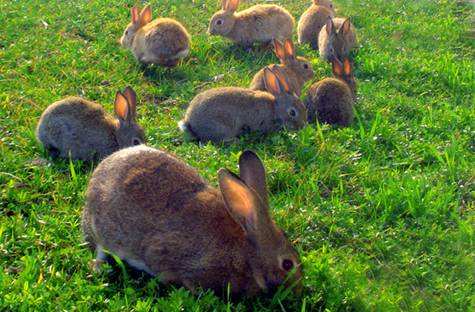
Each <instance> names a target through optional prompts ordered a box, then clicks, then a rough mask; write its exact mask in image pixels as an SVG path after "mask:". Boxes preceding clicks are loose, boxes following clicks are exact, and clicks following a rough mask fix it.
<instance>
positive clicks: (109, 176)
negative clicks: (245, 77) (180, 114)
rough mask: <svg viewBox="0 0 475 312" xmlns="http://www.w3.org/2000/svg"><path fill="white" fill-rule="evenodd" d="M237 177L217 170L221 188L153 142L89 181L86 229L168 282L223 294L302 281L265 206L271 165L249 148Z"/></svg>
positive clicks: (99, 247)
mask: <svg viewBox="0 0 475 312" xmlns="http://www.w3.org/2000/svg"><path fill="white" fill-rule="evenodd" d="M239 171H240V176H238V175H235V174H234V173H232V172H230V171H228V170H226V169H220V170H219V171H218V180H219V190H218V189H216V188H214V187H212V186H211V185H209V184H208V183H207V182H206V181H205V180H204V179H203V178H202V177H201V176H200V175H199V174H198V173H197V171H196V170H195V169H194V168H192V167H190V166H188V165H187V164H185V163H184V162H182V161H181V160H179V159H177V158H175V157H174V156H172V155H170V154H168V153H166V152H163V151H160V150H156V149H153V148H150V147H147V146H144V145H142V146H136V147H131V148H127V149H123V150H121V151H119V152H117V153H114V154H113V155H111V156H110V157H108V158H106V159H105V160H104V161H103V162H101V163H100V164H99V166H98V167H97V168H96V170H95V171H94V173H93V175H92V178H91V180H90V182H89V187H88V190H87V195H86V205H85V207H84V211H83V215H82V228H83V233H84V237H85V239H86V242H87V243H88V245H89V247H90V248H91V249H93V250H96V252H97V258H96V261H95V268H96V269H99V268H100V264H101V263H102V262H103V261H105V260H106V258H105V253H104V250H107V251H109V252H112V253H113V254H115V255H117V256H118V257H120V258H121V259H122V260H123V261H125V262H127V263H128V264H130V265H131V266H133V267H135V268H137V269H140V270H143V271H146V272H148V273H149V274H151V275H153V276H159V277H160V280H161V281H162V282H163V283H166V284H168V283H172V284H176V285H179V286H184V287H186V288H188V289H189V290H190V291H192V292H195V291H196V290H197V288H199V287H201V288H203V289H211V290H214V291H215V292H216V293H217V294H218V295H225V294H226V290H227V287H228V285H230V290H231V293H232V295H234V296H236V295H246V296H253V295H256V294H258V293H260V292H267V293H272V292H274V291H275V290H276V289H277V288H278V287H279V286H281V285H282V286H285V287H295V288H294V289H295V290H297V291H299V290H300V287H301V274H302V273H301V269H300V262H299V258H298V254H297V252H296V251H295V249H294V248H293V247H292V245H291V244H290V242H289V241H288V239H287V238H286V236H285V234H284V232H283V231H282V230H281V229H280V228H278V227H277V225H276V224H275V223H274V221H273V220H272V218H271V215H270V213H269V204H268V199H267V196H268V195H267V186H266V177H265V168H264V165H263V164H262V162H261V160H260V159H259V158H258V157H257V155H256V154H254V153H253V152H251V151H245V152H243V153H242V154H241V156H240V158H239Z"/></svg>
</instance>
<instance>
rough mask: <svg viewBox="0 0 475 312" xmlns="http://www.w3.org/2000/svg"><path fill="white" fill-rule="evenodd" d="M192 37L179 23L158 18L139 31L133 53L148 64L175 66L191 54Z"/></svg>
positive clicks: (134, 42)
mask: <svg viewBox="0 0 475 312" xmlns="http://www.w3.org/2000/svg"><path fill="white" fill-rule="evenodd" d="M189 49H190V35H189V34H188V32H187V31H186V29H185V28H184V27H183V26H182V25H181V24H180V23H179V22H177V21H175V20H173V19H170V18H158V19H156V20H154V21H152V22H150V23H148V24H147V25H145V26H143V27H142V28H141V29H139V30H138V31H137V34H136V35H135V38H134V41H133V45H132V51H133V53H134V55H135V56H136V57H137V59H138V60H139V61H140V62H142V63H146V64H152V63H153V64H160V65H165V66H174V65H176V63H177V62H178V61H179V60H180V59H181V58H184V57H186V56H187V55H188V54H189Z"/></svg>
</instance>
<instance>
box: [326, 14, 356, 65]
mask: <svg viewBox="0 0 475 312" xmlns="http://www.w3.org/2000/svg"><path fill="white" fill-rule="evenodd" d="M326 32H327V35H328V45H327V46H326V47H325V49H326V53H325V54H326V55H328V59H329V60H332V59H333V58H335V57H336V56H337V55H348V54H349V53H350V47H349V46H348V44H346V42H347V41H348V36H350V35H351V22H350V19H349V18H347V19H346V20H345V21H344V22H343V24H342V25H341V26H340V28H339V29H336V28H335V25H334V23H333V20H332V19H331V18H329V19H328V20H327V23H326Z"/></svg>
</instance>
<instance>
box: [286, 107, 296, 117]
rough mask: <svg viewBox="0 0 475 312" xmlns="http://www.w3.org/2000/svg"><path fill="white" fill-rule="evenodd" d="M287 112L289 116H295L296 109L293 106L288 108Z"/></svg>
mask: <svg viewBox="0 0 475 312" xmlns="http://www.w3.org/2000/svg"><path fill="white" fill-rule="evenodd" d="M287 113H288V114H289V116H290V117H295V116H297V111H296V110H295V109H294V108H290V109H289V110H288V111H287Z"/></svg>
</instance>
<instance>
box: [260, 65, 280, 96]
mask: <svg viewBox="0 0 475 312" xmlns="http://www.w3.org/2000/svg"><path fill="white" fill-rule="evenodd" d="M264 85H265V87H266V90H267V91H269V92H270V93H272V94H274V95H279V94H281V93H284V89H283V87H282V86H281V85H280V82H279V79H278V78H277V75H276V74H275V72H273V71H272V70H271V69H270V68H269V67H266V68H265V69H264Z"/></svg>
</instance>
